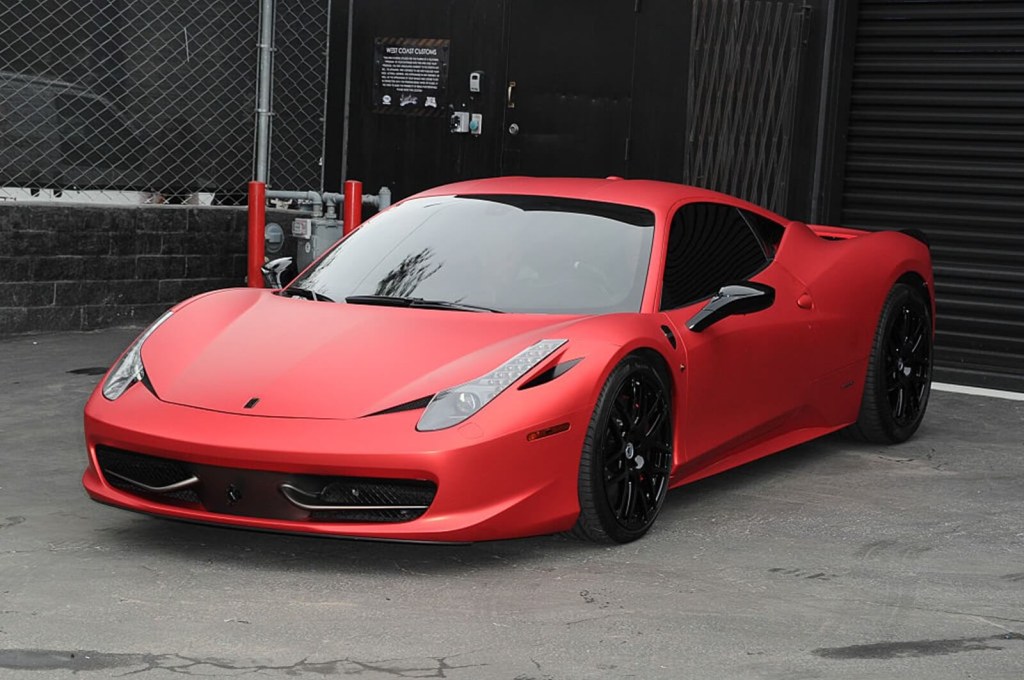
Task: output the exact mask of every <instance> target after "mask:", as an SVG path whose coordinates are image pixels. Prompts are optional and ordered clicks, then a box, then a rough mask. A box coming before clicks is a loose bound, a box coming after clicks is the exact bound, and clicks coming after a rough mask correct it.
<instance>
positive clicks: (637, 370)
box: [572, 357, 672, 543]
mask: <svg viewBox="0 0 1024 680" xmlns="http://www.w3.org/2000/svg"><path fill="white" fill-rule="evenodd" d="M671 467H672V400H671V393H670V390H669V388H668V384H667V382H666V379H665V378H664V377H663V376H662V374H661V373H660V372H659V371H658V370H657V369H655V368H654V367H653V366H651V365H650V364H649V363H648V362H646V361H644V360H643V359H640V358H638V357H628V358H626V359H625V360H624V361H622V363H620V364H619V365H618V366H616V367H615V370H614V371H612V374H611V376H609V378H608V381H607V382H606V383H605V385H604V387H603V388H602V389H601V394H600V396H599V397H598V400H597V405H596V406H595V408H594V414H593V416H591V419H590V426H589V427H588V428H587V436H586V439H585V440H584V444H583V455H582V457H581V459H580V472H579V501H580V516H579V519H578V520H577V521H576V526H575V527H574V528H573V530H572V533H573V535H575V536H577V537H579V538H585V539H588V540H592V541H597V542H603V543H628V542H629V541H635V540H636V539H638V538H640V537H641V536H643V535H644V534H645V533H647V530H648V529H650V528H651V525H653V524H654V520H655V519H656V518H657V516H658V512H659V511H660V510H661V506H662V504H663V503H664V501H665V494H666V492H667V491H668V477H669V471H670V470H671Z"/></svg>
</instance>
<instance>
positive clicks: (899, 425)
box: [850, 283, 932, 444]
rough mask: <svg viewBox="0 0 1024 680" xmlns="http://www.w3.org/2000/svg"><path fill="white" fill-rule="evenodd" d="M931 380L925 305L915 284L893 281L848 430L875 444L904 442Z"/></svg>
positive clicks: (929, 325)
mask: <svg viewBox="0 0 1024 680" xmlns="http://www.w3.org/2000/svg"><path fill="white" fill-rule="evenodd" d="M931 382H932V316H931V307H930V305H929V303H928V300H927V299H926V298H925V296H924V295H923V294H922V293H921V292H920V291H919V290H918V289H917V288H915V287H912V286H909V285H907V284H905V283H897V284H896V285H895V286H893V288H892V290H891V291H890V292H889V296H888V298H886V301H885V304H884V305H883V307H882V315H881V318H880V319H879V321H878V328H877V329H876V331H875V340H874V344H873V346H872V349H871V358H870V359H869V363H868V372H867V377H866V379H865V381H864V396H863V397H862V401H861V407H860V415H859V416H858V419H857V422H856V423H854V424H853V425H851V426H850V433H851V434H853V435H854V436H855V437H856V438H858V439H861V440H864V441H869V442H873V443H877V444H898V443H900V442H903V441H906V440H907V439H909V438H910V437H911V436H912V435H913V434H914V432H916V431H917V428H918V427H919V426H920V425H921V420H922V419H923V418H924V413H925V409H926V408H927V407H928V396H929V394H930V392H931Z"/></svg>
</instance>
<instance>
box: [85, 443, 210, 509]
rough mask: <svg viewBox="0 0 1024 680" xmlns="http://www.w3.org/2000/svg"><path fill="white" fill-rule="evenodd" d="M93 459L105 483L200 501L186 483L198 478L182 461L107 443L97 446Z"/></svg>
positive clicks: (144, 493) (140, 492)
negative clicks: (144, 453)
mask: <svg viewBox="0 0 1024 680" xmlns="http://www.w3.org/2000/svg"><path fill="white" fill-rule="evenodd" d="M96 459H97V460H98V461H99V464H100V470H101V471H102V472H103V476H104V477H105V478H106V480H107V482H109V483H110V485H111V486H112V487H114V488H116V489H120V490H121V491H126V492H128V493H130V494H135V495H137V496H146V497H152V496H159V497H161V498H166V499H170V500H175V501H182V502H184V503H199V496H198V494H197V493H196V490H195V489H193V488H190V487H191V486H192V485H191V484H186V483H187V482H188V481H189V480H190V479H191V480H195V481H198V480H197V479H196V477H195V475H193V473H192V472H191V471H190V470H189V469H188V468H187V467H185V466H184V465H182V464H181V463H178V462H177V461H173V460H166V459H163V458H154V457H152V456H143V455H141V454H138V453H132V452H130V451H122V450H120V449H115V448H111V447H108V446H97V447H96Z"/></svg>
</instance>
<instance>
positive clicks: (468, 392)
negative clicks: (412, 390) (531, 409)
mask: <svg viewBox="0 0 1024 680" xmlns="http://www.w3.org/2000/svg"><path fill="white" fill-rule="evenodd" d="M565 343H566V340H541V341H540V342H537V343H535V344H533V345H530V346H529V347H527V348H526V349H524V350H523V351H522V352H520V353H519V354H517V355H515V356H514V357H512V358H511V359H509V360H508V361H506V362H505V363H503V364H502V365H501V366H498V367H497V368H496V369H494V370H493V371H491V372H490V373H487V374H485V375H482V376H480V377H479V378H477V379H476V380H470V381H469V382H467V383H463V384H461V385H459V386H458V387H453V388H451V389H448V390H444V391H443V392H438V393H437V394H435V395H434V398H433V399H431V400H430V403H429V404H427V409H426V410H425V411H424V412H423V416H422V417H420V422H419V423H417V424H416V429H417V430H419V431H420V432H432V431H434V430H443V429H445V428H448V427H452V426H454V425H458V424H459V423H461V422H462V421H464V420H466V419H467V418H469V417H470V416H471V415H473V414H474V413H476V412H477V411H479V410H480V409H482V408H483V407H484V406H486V405H487V404H488V403H490V402H491V401H492V400H493V399H494V398H495V397H497V396H498V395H499V394H501V393H502V392H504V391H505V389H506V388H508V387H509V385H511V384H512V383H514V382H515V381H517V380H519V379H520V378H522V377H523V376H524V375H526V374H527V373H528V372H529V371H530V370H531V369H532V368H533V367H534V366H536V365H537V364H539V363H540V362H542V361H544V360H545V359H547V358H548V357H549V356H551V354H552V353H553V352H554V351H555V350H557V349H558V348H559V347H561V346H562V345H564V344H565Z"/></svg>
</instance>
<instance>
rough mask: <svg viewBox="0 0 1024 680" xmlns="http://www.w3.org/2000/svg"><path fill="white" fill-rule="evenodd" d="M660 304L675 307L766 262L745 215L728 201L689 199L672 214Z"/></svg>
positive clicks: (742, 277) (703, 296)
mask: <svg viewBox="0 0 1024 680" xmlns="http://www.w3.org/2000/svg"><path fill="white" fill-rule="evenodd" d="M669 229H670V231H669V238H668V252H667V253H666V256H665V276H664V279H663V285H662V291H661V308H662V309H675V308H677V307H682V306H683V305H686V304H689V303H691V302H695V301H697V300H700V299H701V298H705V297H708V296H710V295H713V294H714V293H716V292H718V289H719V288H721V287H722V286H723V285H725V284H727V283H733V282H736V281H743V280H745V279H747V278H749V277H750V276H752V275H753V274H755V273H756V272H758V271H759V270H761V269H762V268H764V266H765V265H766V264H767V263H768V259H767V258H766V257H765V253H764V250H762V248H761V244H760V242H759V241H758V239H757V237H756V236H755V235H754V232H753V231H751V228H750V226H749V225H748V224H747V221H746V219H745V218H744V217H743V215H742V214H741V213H740V211H739V210H737V209H736V208H733V207H732V206H727V205H720V204H718V203H690V204H689V205H684V206H683V207H682V208H680V209H679V210H678V211H677V212H676V214H675V216H673V218H672V224H671V226H670V228H669Z"/></svg>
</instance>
